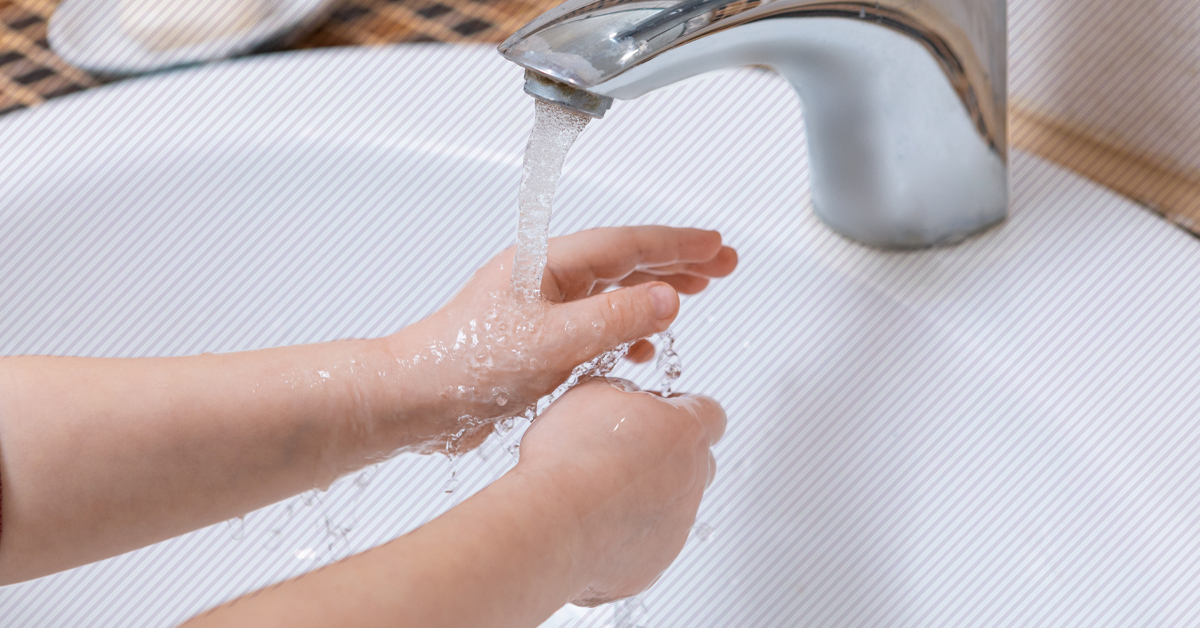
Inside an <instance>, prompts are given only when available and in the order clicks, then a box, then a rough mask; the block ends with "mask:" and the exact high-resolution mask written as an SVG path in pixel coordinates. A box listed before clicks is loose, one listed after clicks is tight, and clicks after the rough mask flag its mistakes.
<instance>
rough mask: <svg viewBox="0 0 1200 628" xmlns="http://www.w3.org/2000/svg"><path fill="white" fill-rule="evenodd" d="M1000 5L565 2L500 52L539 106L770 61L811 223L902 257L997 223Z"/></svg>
mask: <svg viewBox="0 0 1200 628" xmlns="http://www.w3.org/2000/svg"><path fill="white" fill-rule="evenodd" d="M1005 11H1006V7H1005V0H882V1H880V2H873V1H872V2H823V1H816V0H568V2H566V3H564V4H563V5H561V6H559V7H558V8H556V9H554V10H551V11H549V12H547V13H546V14H544V15H542V16H541V17H539V18H537V19H535V20H534V21H533V22H531V23H530V24H528V25H527V26H525V27H524V28H522V29H521V30H519V31H518V32H517V33H516V34H514V35H513V36H512V37H510V38H509V39H508V40H507V41H505V42H504V43H503V44H502V45H501V46H500V52H501V53H502V54H503V55H504V56H505V57H507V58H508V59H510V60H512V61H513V62H515V63H517V64H519V65H521V66H524V67H525V68H527V69H528V70H530V71H531V74H530V76H531V77H533V78H532V79H531V80H534V81H539V82H541V83H543V84H544V83H546V82H547V79H549V83H551V84H557V85H559V86H560V87H561V88H562V89H560V90H546V89H545V86H544V85H543V86H542V93H539V94H537V95H538V97H542V98H547V96H546V95H545V94H546V93H550V94H551V96H549V99H554V96H553V94H555V93H559V92H562V93H571V94H575V97H576V99H577V100H578V99H579V98H578V94H577V92H578V91H583V92H587V93H590V94H594V95H596V96H599V97H604V98H618V99H631V98H637V97H639V96H641V95H643V94H645V93H647V92H649V91H651V90H654V89H657V88H659V87H663V86H666V85H669V84H671V83H674V82H676V81H679V80H682V79H685V78H688V77H691V76H694V75H696V74H700V73H702V72H706V71H709V70H714V69H719V68H723V67H729V66H738V65H766V66H770V67H772V68H774V69H775V70H777V71H778V72H779V73H780V74H782V75H783V76H784V77H785V78H786V79H787V80H788V81H789V82H790V83H791V84H792V86H793V87H794V88H795V90H796V92H797V94H798V95H799V99H800V103H801V106H802V108H803V110H804V120H805V130H806V134H807V141H808V149H809V164H810V173H809V175H810V181H811V184H812V197H813V206H814V210H815V211H816V212H817V214H818V215H819V216H820V217H821V219H822V220H824V221H825V222H826V224H828V225H830V226H831V227H832V228H833V229H834V230H836V231H838V232H839V233H841V234H843V235H845V236H847V237H850V238H853V239H855V240H859V241H861V242H864V243H867V244H871V245H875V246H881V247H888V248H912V247H923V246H932V245H940V244H947V243H951V242H956V241H958V240H961V239H963V238H965V237H967V236H969V235H971V234H972V233H975V232H978V231H980V230H983V229H986V228H987V227H989V226H991V225H993V224H995V223H997V222H1000V221H1001V220H1003V219H1004V217H1005V216H1006V215H1007V211H1008V194H1009V188H1008V162H1007V150H1008V142H1007V139H1008V138H1007V134H1008V124H1007V122H1008V116H1007V56H1006V55H1007V36H1006V30H1005V15H1006V13H1005ZM530 91H531V93H534V92H533V91H532V90H530ZM563 104H565V105H567V106H571V105H570V103H566V102H564V103H563ZM604 108H607V106H605V107H604ZM589 114H590V115H593V116H596V115H597V114H596V113H594V112H589ZM602 114H603V111H601V112H600V115H602ZM597 117H598V116H597Z"/></svg>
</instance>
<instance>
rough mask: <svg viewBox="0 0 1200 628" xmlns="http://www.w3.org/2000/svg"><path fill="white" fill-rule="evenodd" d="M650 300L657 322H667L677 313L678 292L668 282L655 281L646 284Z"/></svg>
mask: <svg viewBox="0 0 1200 628" xmlns="http://www.w3.org/2000/svg"><path fill="white" fill-rule="evenodd" d="M646 290H647V292H649V294H650V301H651V303H652V304H653V306H654V318H655V320H656V321H658V322H660V323H661V322H669V321H671V320H674V319H675V316H676V315H677V314H678V313H679V293H678V292H676V291H675V288H673V287H672V286H671V285H670V284H668V283H666V282H662V281H655V282H652V283H648V284H646Z"/></svg>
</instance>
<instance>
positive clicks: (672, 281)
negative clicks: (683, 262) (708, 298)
mask: <svg viewBox="0 0 1200 628" xmlns="http://www.w3.org/2000/svg"><path fill="white" fill-rule="evenodd" d="M651 281H661V282H663V283H666V284H669V285H670V286H671V287H672V288H675V291H676V292H678V293H680V294H698V293H700V292H703V291H704V289H705V288H707V287H708V280H707V279H705V278H704V277H697V276H695V275H667V276H665V277H660V276H657V275H654V274H651V273H645V272H634V273H632V274H631V275H629V276H628V277H626V278H624V279H622V280H621V281H620V282H619V285H621V286H636V285H638V284H643V283H647V282H651ZM598 287H599V288H601V289H603V288H606V287H607V284H600V285H599V286H598Z"/></svg>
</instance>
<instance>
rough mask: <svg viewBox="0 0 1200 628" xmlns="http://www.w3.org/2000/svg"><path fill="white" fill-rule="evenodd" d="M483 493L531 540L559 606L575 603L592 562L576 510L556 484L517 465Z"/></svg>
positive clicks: (544, 476) (541, 474)
mask: <svg viewBox="0 0 1200 628" xmlns="http://www.w3.org/2000/svg"><path fill="white" fill-rule="evenodd" d="M484 490H485V491H489V490H491V491H495V492H496V493H497V494H498V495H497V496H498V497H499V499H501V500H503V502H504V503H506V504H508V505H509V507H510V508H511V510H512V512H513V513H514V514H513V516H514V518H515V521H514V522H515V523H516V524H517V527H518V529H519V530H521V531H522V532H523V533H525V534H528V535H529V536H530V538H532V539H534V541H533V542H534V543H535V544H536V546H537V547H538V548H539V550H540V552H541V554H542V557H543V560H544V561H545V564H544V565H543V568H544V569H546V570H547V571H548V573H549V574H550V575H551V576H552V579H553V581H554V582H555V589H556V590H557V592H558V594H559V595H560V596H561V599H559V600H557V601H558V603H559V605H560V606H561V605H562V604H566V603H569V602H571V601H573V600H575V599H578V598H579V596H580V595H581V594H582V593H583V592H584V590H585V589H586V588H587V585H588V582H589V580H590V573H589V572H588V567H589V565H590V564H591V561H590V559H589V558H588V556H587V555H586V553H585V548H586V543H585V542H584V540H585V539H584V534H583V530H582V527H581V525H580V519H579V515H578V509H577V508H576V507H575V505H574V504H573V503H572V502H571V501H570V500H569V499H568V497H569V496H568V495H567V494H565V492H564V491H562V490H561V488H560V487H559V485H558V483H557V482H555V481H554V480H553V478H552V477H551V476H550V475H548V474H543V473H540V472H537V471H532V470H529V469H526V468H522V467H520V466H519V465H518V466H517V467H516V468H513V469H512V470H510V471H509V472H508V473H506V474H505V475H504V477H502V478H501V479H500V480H498V481H496V482H494V483H492V485H490V486H489V487H488V488H487V489H484Z"/></svg>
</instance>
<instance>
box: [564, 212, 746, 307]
mask: <svg viewBox="0 0 1200 628" xmlns="http://www.w3.org/2000/svg"><path fill="white" fill-rule="evenodd" d="M722 250H723V249H722V246H721V234H720V233H717V232H715V231H704V230H701V229H683V228H674V227H662V226H642V227H619V228H606V229H590V230H587V231H581V232H578V233H574V234H571V235H568V236H564V237H561V238H554V239H552V240H550V249H549V252H548V257H547V266H546V270H547V272H548V273H552V274H553V275H554V278H555V280H556V281H557V282H558V284H559V286H560V287H561V288H562V291H563V293H564V296H565V297H566V298H568V299H571V298H578V297H580V296H583V295H587V294H589V293H590V292H591V291H592V288H593V286H594V285H595V284H596V283H600V282H607V283H614V282H616V281H619V280H620V279H622V278H624V277H626V276H628V275H629V274H630V273H632V272H633V271H635V270H638V269H639V268H648V267H656V266H668V265H677V264H682V265H685V267H687V268H688V271H687V272H692V270H691V267H690V266H688V265H695V267H696V269H697V270H695V273H697V274H705V272H704V270H705V269H706V268H710V267H711V269H713V270H716V271H718V272H724V274H728V273H729V272H732V271H733V269H732V267H729V264H730V263H731V262H732V263H733V265H734V266H736V264H737V256H736V253H723V252H722ZM729 250H730V251H732V249H729ZM731 255H732V257H731ZM714 260H715V261H714ZM706 264H708V266H706ZM727 267H728V270H726V268H727ZM672 274H675V273H672Z"/></svg>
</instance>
